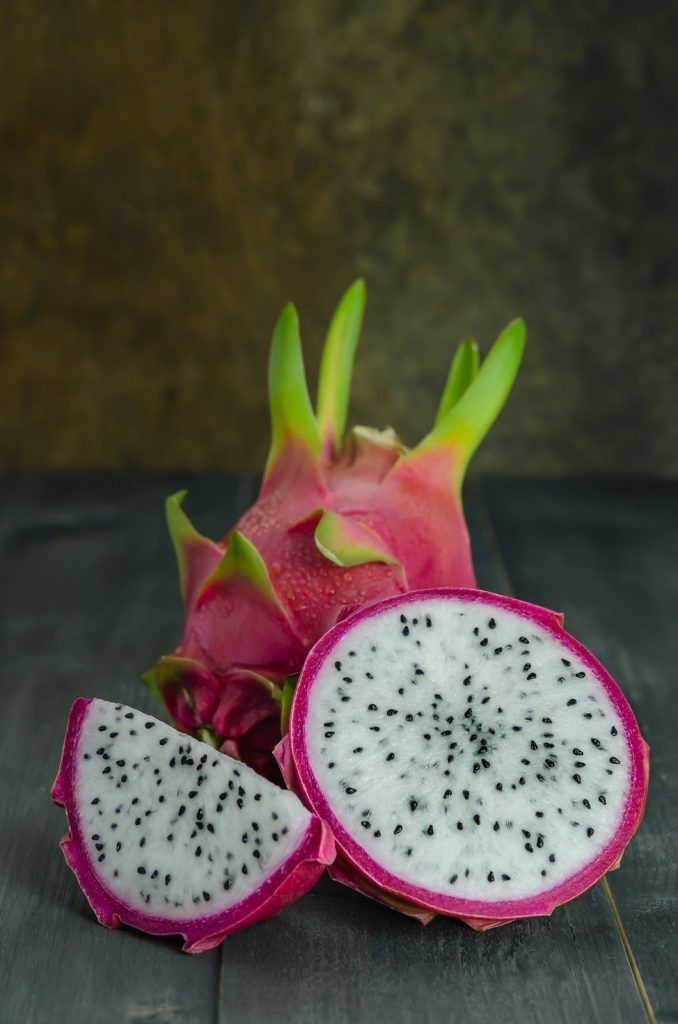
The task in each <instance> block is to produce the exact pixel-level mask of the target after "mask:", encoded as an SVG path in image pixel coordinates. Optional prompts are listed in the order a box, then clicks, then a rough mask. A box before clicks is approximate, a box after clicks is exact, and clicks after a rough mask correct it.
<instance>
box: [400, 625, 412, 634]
mask: <svg viewBox="0 0 678 1024" xmlns="http://www.w3.org/2000/svg"><path fill="white" fill-rule="evenodd" d="M401 632H402V634H403V636H409V635H410V627H409V626H403V628H402V630H401Z"/></svg>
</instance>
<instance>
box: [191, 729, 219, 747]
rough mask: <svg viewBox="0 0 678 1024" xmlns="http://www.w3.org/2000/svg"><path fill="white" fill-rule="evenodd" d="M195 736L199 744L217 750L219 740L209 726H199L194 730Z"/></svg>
mask: <svg viewBox="0 0 678 1024" xmlns="http://www.w3.org/2000/svg"><path fill="white" fill-rule="evenodd" d="M195 735H196V737H197V739H199V740H200V742H201V743H207V744H208V746H210V747H214V748H215V749H217V750H218V749H219V746H220V740H219V738H218V736H217V734H216V733H215V731H214V729H213V728H212V727H211V726H210V725H201V726H200V727H199V728H198V729H196V732H195Z"/></svg>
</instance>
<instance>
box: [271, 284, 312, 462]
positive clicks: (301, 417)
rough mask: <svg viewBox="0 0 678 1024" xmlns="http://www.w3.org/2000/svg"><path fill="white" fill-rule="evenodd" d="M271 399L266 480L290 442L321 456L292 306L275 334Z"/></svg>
mask: <svg viewBox="0 0 678 1024" xmlns="http://www.w3.org/2000/svg"><path fill="white" fill-rule="evenodd" d="M268 396H269V404H270V411H271V448H270V451H269V454H268V461H267V463H266V470H265V473H264V479H265V478H266V476H267V475H268V473H269V471H270V470H271V468H272V466H273V464H274V463H275V462H276V460H277V459H278V457H279V456H280V454H281V452H283V451H284V449H285V447H286V446H287V445H289V444H290V443H296V444H301V445H303V446H305V447H306V448H308V450H309V453H310V455H311V456H312V458H314V459H317V458H319V456H320V447H321V445H320V433H319V431H318V424H317V423H316V419H315V415H314V412H313V407H312V405H311V399H310V398H309V394H308V387H307V386H306V374H305V371H304V358H303V355H302V351H301V339H300V337H299V318H298V317H297V311H296V309H295V308H294V306H293V305H292V303H291V302H290V303H288V304H287V305H286V306H285V308H284V309H283V311H282V313H281V314H280V316H279V317H278V322H277V324H276V325H275V330H274V331H273V339H272V341H271V352H270V356H269V361H268Z"/></svg>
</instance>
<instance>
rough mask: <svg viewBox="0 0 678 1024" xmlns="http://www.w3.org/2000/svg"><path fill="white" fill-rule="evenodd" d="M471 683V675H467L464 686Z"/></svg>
mask: <svg viewBox="0 0 678 1024" xmlns="http://www.w3.org/2000/svg"><path fill="white" fill-rule="evenodd" d="M470 685H471V676H466V679H464V686H470Z"/></svg>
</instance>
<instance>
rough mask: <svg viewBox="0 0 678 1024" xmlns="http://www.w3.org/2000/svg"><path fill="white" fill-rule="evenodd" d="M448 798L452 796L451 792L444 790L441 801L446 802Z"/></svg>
mask: <svg viewBox="0 0 678 1024" xmlns="http://www.w3.org/2000/svg"><path fill="white" fill-rule="evenodd" d="M448 796H452V790H451V789H446V790H445V792H444V793H443V800H447V798H448Z"/></svg>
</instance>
